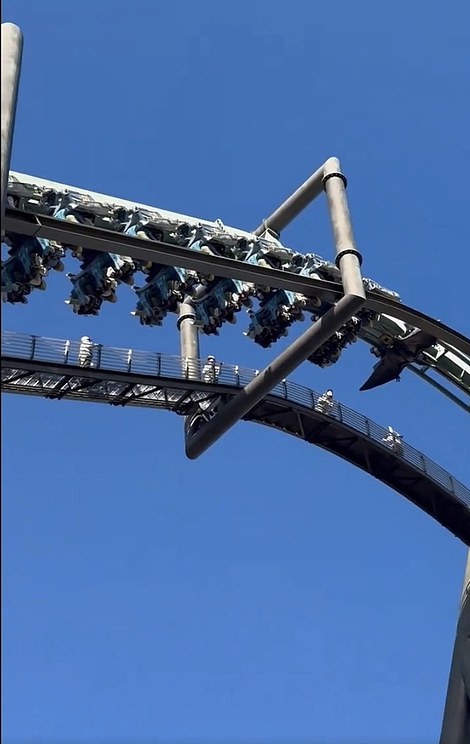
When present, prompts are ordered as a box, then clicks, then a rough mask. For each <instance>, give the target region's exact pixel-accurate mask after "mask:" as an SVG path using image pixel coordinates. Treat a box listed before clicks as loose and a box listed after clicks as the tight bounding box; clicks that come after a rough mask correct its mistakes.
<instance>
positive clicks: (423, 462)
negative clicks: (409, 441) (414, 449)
mask: <svg viewBox="0 0 470 744" xmlns="http://www.w3.org/2000/svg"><path fill="white" fill-rule="evenodd" d="M419 459H420V462H421V468H422V470H423V473H425V474H426V473H427V472H428V471H427V470H426V458H425V457H424V455H423V453H422V452H420V453H419Z"/></svg>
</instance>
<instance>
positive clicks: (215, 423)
mask: <svg viewBox="0 0 470 744" xmlns="http://www.w3.org/2000/svg"><path fill="white" fill-rule="evenodd" d="M323 172H324V175H323V181H325V179H327V180H326V183H325V187H326V190H327V198H328V208H329V213H330V219H331V225H332V229H333V239H334V244H335V253H336V259H337V262H338V264H339V269H340V271H341V278H342V282H343V287H344V292H345V296H344V297H342V298H341V300H339V302H338V303H337V304H336V305H333V307H331V308H330V309H329V310H328V311H327V312H326V313H325V314H324V315H323V316H322V317H321V318H319V319H318V320H316V321H315V322H314V324H313V326H311V328H309V329H308V330H307V331H304V333H302V335H301V336H300V337H299V338H297V339H296V340H295V341H294V342H293V343H292V344H290V345H289V346H288V347H287V349H285V350H284V351H283V352H281V354H279V356H277V357H276V358H275V359H274V360H273V361H272V362H271V363H270V364H269V365H268V366H267V367H265V368H264V369H263V371H262V372H261V374H260V375H259V377H257V378H256V379H254V380H252V381H251V382H249V383H248V385H247V386H246V387H245V388H244V389H243V390H241V391H240V392H239V393H238V395H236V396H235V397H234V398H232V399H231V400H229V401H228V402H227V403H222V404H220V405H219V407H218V408H217V409H216V410H215V411H214V415H213V416H212V417H211V418H210V419H209V420H207V421H203V422H201V424H200V427H199V429H198V430H197V431H194V432H193V431H192V430H191V426H188V427H187V429H186V455H187V456H188V457H189V458H190V459H191V460H194V459H195V458H196V457H199V455H202V453H203V452H205V451H206V450H207V449H208V448H209V447H210V446H211V445H212V444H214V442H216V441H217V440H218V439H220V437H221V436H222V435H223V434H225V432H226V431H228V430H229V429H230V428H231V427H232V426H233V425H234V424H236V423H237V421H240V419H241V418H242V417H243V416H244V415H245V414H246V413H248V411H250V410H251V409H252V408H253V407H254V406H255V405H256V404H257V403H259V401H260V400H262V399H263V398H264V397H265V396H266V395H267V394H268V393H269V392H270V391H271V390H272V389H273V387H275V386H276V385H277V384H278V383H279V382H281V380H282V379H283V378H285V377H287V375H289V374H290V373H291V372H293V371H294V370H295V369H296V368H297V367H298V366H299V364H302V362H304V361H305V360H306V359H307V358H308V357H309V356H310V355H311V354H313V352H314V351H316V350H317V349H318V348H319V347H320V346H321V345H322V344H324V343H325V342H326V341H328V339H329V338H330V337H331V336H332V335H333V333H335V332H336V331H338V330H339V329H340V328H341V326H342V325H344V324H345V323H347V322H348V320H350V319H351V318H352V317H353V315H354V314H355V313H357V312H358V311H359V310H361V308H363V307H364V305H365V302H366V295H365V291H364V284H363V282H362V276H361V267H360V263H359V259H358V253H357V250H356V245H355V242H354V236H353V230H352V225H351V218H350V215H349V209H348V203H347V199H346V193H345V183H344V181H345V179H344V176H343V175H342V174H341V169H340V163H339V160H338V159H337V158H330V159H329V160H328V161H327V162H326V164H325V167H324V169H323Z"/></svg>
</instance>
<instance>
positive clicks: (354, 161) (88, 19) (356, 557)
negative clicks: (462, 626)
mask: <svg viewBox="0 0 470 744" xmlns="http://www.w3.org/2000/svg"><path fill="white" fill-rule="evenodd" d="M3 20H4V21H5V20H8V21H13V22H14V23H17V24H18V25H19V26H20V27H21V28H22V30H23V33H24V57H23V72H22V79H21V89H20V97H19V108H18V115H17V126H16V135H15V143H14V152H13V160H12V168H13V169H15V170H18V171H21V172H24V173H30V174H31V175H36V176H39V177H43V178H49V179H51V180H56V181H59V182H62V183H66V184H71V185H76V186H80V187H83V188H89V189H90V190H94V191H99V192H102V193H105V194H111V195H114V196H120V197H124V198H128V199H131V200H132V199H134V200H136V201H139V202H143V203H146V204H151V205H155V206H160V207H162V208H167V209H170V210H174V211H179V212H183V213H186V214H189V215H195V216H199V217H204V218H208V219H215V218H218V217H220V218H221V219H222V220H223V221H224V222H225V223H226V224H230V225H236V226H238V227H240V228H246V229H249V228H250V227H251V228H252V227H254V226H256V225H257V224H258V223H259V222H260V220H261V218H263V217H265V216H267V214H269V212H270V211H271V210H272V209H273V208H274V207H275V206H277V205H278V204H279V203H280V202H281V201H282V199H283V198H284V197H285V196H287V195H288V194H289V193H290V192H291V191H292V190H293V189H294V188H296V187H297V186H298V185H299V184H300V183H301V182H302V181H303V180H304V179H305V178H306V177H307V176H308V175H309V174H310V173H311V172H312V171H313V170H314V169H316V168H317V167H318V166H319V165H320V164H321V163H322V162H323V161H324V160H325V159H326V158H327V157H328V156H331V155H337V156H338V157H339V158H340V159H341V162H342V166H343V169H344V172H345V173H346V174H347V176H348V179H349V190H348V195H349V200H350V206H351V212H352V217H353V221H354V227H355V233H356V238H357V242H358V246H359V248H360V250H361V252H362V253H363V255H364V266H363V270H364V273H365V275H367V276H371V277H373V278H374V279H376V280H377V281H379V282H381V283H383V284H384V285H385V286H388V287H391V288H393V289H395V290H396V291H398V292H399V293H400V294H401V296H402V298H403V300H404V301H405V302H406V303H407V304H410V305H413V306H416V307H419V308H420V309H421V310H423V311H425V312H427V313H428V314H430V315H434V316H435V317H438V318H440V319H441V320H443V321H445V322H446V323H448V324H449V325H451V326H454V327H456V328H457V329H459V330H460V331H463V332H464V333H466V334H467V335H468V333H469V330H470V322H469V311H468V272H469V270H470V258H469V253H468V235H469V233H470V218H469V214H470V213H469V210H468V196H469V181H468V179H469V176H468V174H469V172H470V149H469V138H468V132H469V129H470V127H469V108H470V105H469V100H470V98H469V85H468V80H469V77H468V47H469V43H470V6H469V5H468V2H465V1H464V0H462V1H461V2H459V1H457V0H450V2H448V3H446V4H444V3H441V2H439V3H438V2H435V1H434V0H427V2H414V3H413V2H405V1H404V0H398V1H396V2H394V3H385V2H364V1H363V0H359V2H354V3H353V2H349V1H346V0H337V2H334V3H333V2H330V3H328V2H324V3H313V2H307V0H304V1H302V0H294V1H293V2H289V3H280V2H278V0H274V1H272V2H268V1H267V0H252V2H247V0H239V2H237V3H225V2H222V1H221V0H201V2H199V3H196V2H189V0H174V1H173V2H172V3H160V2H156V1H154V0H148V1H144V0H134V2H132V3H130V2H121V1H119V0H115V1H114V2H109V1H108V2H105V1H104V0H101V2H99V1H98V0H94V2H91V1H90V0H82V2H81V3H78V4H70V3H64V2H58V0H43V1H42V2H37V1H36V0H28V1H27V0H15V1H14V2H13V0H6V2H4V6H3ZM283 240H284V242H285V243H286V244H287V245H290V246H291V247H293V248H295V249H296V250H299V251H315V252H317V253H320V254H322V255H323V256H325V257H326V258H331V256H332V255H333V247H332V242H331V238H330V233H329V226H328V221H327V215H326V207H325V204H324V203H321V202H320V203H318V204H315V205H313V206H312V207H311V208H310V209H308V210H307V211H306V212H305V213H304V214H303V215H302V216H301V217H300V218H299V219H298V220H297V221H296V222H295V224H294V225H293V226H292V227H291V228H289V229H288V230H286V231H285V233H284V234H283ZM75 266H76V264H75ZM68 293H69V283H68V280H67V279H66V277H65V276H64V275H59V274H55V275H54V276H52V277H51V278H50V279H49V282H48V291H47V292H46V293H39V292H37V293H33V294H32V295H31V299H30V302H29V304H28V305H27V306H16V307H15V306H13V307H11V306H4V307H3V312H4V318H3V322H2V325H3V327H4V328H8V329H11V330H17V331H22V332H31V333H37V334H40V335H46V336H52V337H58V338H67V337H69V338H72V339H78V338H79V337H80V336H81V335H82V334H83V333H87V334H88V335H90V336H91V337H92V338H93V340H95V341H97V342H101V343H103V344H108V345H113V346H124V347H129V346H133V347H135V348H140V349H148V350H159V351H162V352H167V353H174V354H177V353H178V337H177V333H176V328H175V320H174V318H173V317H170V318H169V319H168V320H167V322H166V324H165V326H164V327H163V328H162V329H158V328H157V329H155V328H153V329H152V328H143V327H140V326H139V323H138V321H137V320H136V319H135V318H133V317H131V315H130V311H131V310H132V308H133V306H134V296H133V292H132V290H131V289H129V288H128V287H126V286H122V287H121V288H120V290H119V301H118V303H117V305H109V304H108V305H106V304H105V306H104V307H103V310H102V313H101V315H100V317H99V318H97V319H96V318H79V317H77V316H75V315H73V313H72V311H71V310H70V308H69V307H68V306H67V305H65V304H64V303H63V300H64V299H65V298H66V297H67V296H68ZM246 326H247V322H246V319H245V318H242V317H240V318H239V321H238V324H237V325H236V326H234V327H232V326H230V327H228V328H227V329H226V330H225V331H224V333H223V334H222V335H221V336H220V338H210V339H208V338H203V339H202V344H201V348H202V352H203V353H204V354H207V353H210V352H212V353H214V354H215V355H216V356H217V357H218V358H219V359H221V360H224V361H226V362H231V363H239V364H241V365H243V366H248V367H258V368H260V367H261V366H263V365H264V364H265V363H266V362H267V361H268V360H269V359H270V358H271V357H272V356H273V355H274V354H275V353H276V352H277V351H278V350H279V348H280V346H278V347H277V349H274V350H273V349H271V350H268V351H264V350H262V349H260V348H258V347H256V346H255V345H254V344H253V343H252V342H251V341H248V340H247V339H246V338H245V337H244V336H243V335H242V330H244V329H245V328H246ZM300 331H301V326H299V327H296V328H294V329H293V332H291V334H290V336H289V338H293V337H294V336H295V335H297V334H298V333H300ZM373 363H374V357H372V356H371V355H370V353H369V351H368V348H367V346H366V345H364V344H362V343H361V344H356V345H355V346H354V347H353V348H351V349H349V350H348V351H346V352H345V353H344V354H343V357H342V358H341V360H340V362H339V363H338V364H337V365H336V366H335V367H333V368H330V369H327V370H321V369H319V368H317V367H313V366H312V365H308V364H305V365H303V366H302V368H300V369H299V370H297V372H296V373H295V374H294V375H293V376H292V379H293V380H295V381H298V382H301V383H303V384H307V385H310V386H312V387H313V388H315V389H318V390H324V389H325V388H327V387H333V388H334V392H335V397H336V398H337V399H339V400H341V401H343V402H344V403H346V404H347V405H349V406H351V407H353V408H356V409H358V410H360V411H361V412H363V413H365V414H367V415H369V416H370V417H371V418H373V419H375V420H376V421H378V422H379V423H381V424H383V425H388V424H391V425H393V426H394V427H395V428H396V429H398V431H400V432H401V433H402V434H403V435H404V437H405V439H406V441H408V442H409V443H410V444H413V445H414V446H416V447H418V448H419V449H421V450H422V451H424V452H425V453H426V454H428V455H429V456H431V457H432V458H433V459H435V460H436V461H437V462H439V463H440V464H442V465H443V466H444V467H446V468H447V469H448V470H450V471H451V472H452V473H454V475H455V476H456V477H458V478H460V479H461V480H463V481H464V482H466V483H468V482H469V481H470V468H469V464H468V418H466V414H465V413H464V412H463V411H462V410H460V409H457V408H456V407H454V406H452V404H451V403H450V402H449V401H447V400H446V399H443V398H442V397H441V396H440V395H439V394H438V393H437V392H435V391H434V390H433V389H432V388H430V387H428V386H427V385H425V383H423V382H421V381H419V380H418V379H417V378H415V377H413V376H412V375H411V373H405V374H403V376H402V381H401V382H400V383H399V384H394V383H393V384H390V385H388V386H386V387H383V388H378V389H376V390H373V391H370V392H368V393H359V392H358V389H359V387H360V385H361V383H362V382H363V381H364V380H365V379H366V377H367V376H368V374H369V372H370V370H371V368H372V364H373ZM3 434H4V436H3V451H2V454H3V464H4V467H3V481H4V486H5V488H4V491H3V504H2V510H3V511H2V513H3V527H2V535H3V562H2V565H3V568H2V578H3V681H4V691H3V713H4V721H3V732H4V741H5V744H59V743H60V744H79V743H80V744H82V743H83V744H85V743H87V744H88V743H91V742H93V744H95V743H99V744H111V743H113V744H114V743H117V744H127V742H132V744H140V743H141V742H142V743H144V742H145V743H146V744H150V743H152V744H154V743H155V744H203V743H204V744H205V743H206V742H211V743H213V744H225V743H227V744H252V743H254V742H256V743H257V744H258V743H259V744H281V743H282V744H284V743H286V744H287V743H289V744H307V742H308V743H309V744H315V743H316V742H318V743H320V742H321V743H322V744H428V743H429V742H437V740H438V736H439V730H440V722H441V716H442V709H443V704H444V697H445V691H446V686H447V675H448V670H449V665H450V658H451V652H452V645H453V637H454V632H455V623H456V618H457V610H458V598H459V593H460V589H461V582H462V577H463V570H464V564H465V556H466V553H465V549H464V547H463V545H462V544H461V543H459V542H458V541H457V540H456V539H455V538H453V537H452V536H451V535H450V534H448V533H447V532H446V531H445V530H444V529H443V528H441V527H440V526H439V525H438V524H437V523H434V522H433V521H432V520H431V519H430V518H429V517H427V516H425V515H424V514H422V513H421V512H420V511H419V510H418V509H417V508H415V507H414V506H412V505H411V504H409V503H408V502H407V501H406V500H405V499H403V498H402V497H401V496H398V495H397V494H395V493H394V492H393V491H391V490H390V489H389V488H387V487H385V486H383V485H382V484H381V483H379V482H378V481H375V480H373V479H371V478H370V477H368V476H366V474H365V473H362V472H361V471H358V470H355V469H354V468H352V467H351V466H349V465H347V464H346V463H344V462H342V461H340V460H337V459H335V458H334V457H333V456H332V455H330V454H328V453H325V452H323V451H321V450H318V449H316V448H314V447H312V446H309V445H306V444H305V443H303V442H300V441H297V440H295V439H292V438H289V437H286V436H283V435H281V434H279V433H277V432H272V431H270V430H267V429H266V430H265V429H263V428H260V427H256V426H254V425H252V424H243V423H242V424H239V425H238V426H237V427H236V428H235V429H234V430H233V431H231V432H230V433H229V434H228V435H226V437H225V438H224V439H223V440H222V441H221V442H219V443H218V444H217V445H216V446H214V447H213V449H211V450H210V451H209V452H208V453H207V454H205V455H204V456H203V457H201V459H200V460H198V461H196V462H189V461H187V460H186V459H185V456H184V453H183V431H182V421H181V419H180V418H179V417H177V416H172V415H171V414H169V413H159V412H155V411H152V410H142V411H141V410H138V409H134V410H127V409H121V408H112V407H105V406H100V405H91V404H90V405H84V404H80V403H71V402H58V401H47V400H36V399H29V398H22V397H13V396H11V397H10V396H3Z"/></svg>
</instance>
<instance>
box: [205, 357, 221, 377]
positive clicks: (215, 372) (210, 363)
mask: <svg viewBox="0 0 470 744" xmlns="http://www.w3.org/2000/svg"><path fill="white" fill-rule="evenodd" d="M219 374H220V364H216V361H215V357H214V356H212V355H209V356H208V357H207V361H206V363H205V365H204V367H203V368H202V380H203V382H212V383H214V382H217V380H218V379H219Z"/></svg>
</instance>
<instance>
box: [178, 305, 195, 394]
mask: <svg viewBox="0 0 470 744" xmlns="http://www.w3.org/2000/svg"><path fill="white" fill-rule="evenodd" d="M195 317H196V316H195V313H194V306H193V304H192V302H191V301H190V299H189V298H185V299H184V301H183V302H181V303H180V306H179V315H178V320H177V328H178V330H179V332H180V349H181V364H182V365H183V370H182V371H183V374H184V375H185V377H186V378H187V379H188V380H198V379H199V377H200V374H199V331H198V329H197V326H196V325H195Z"/></svg>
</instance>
